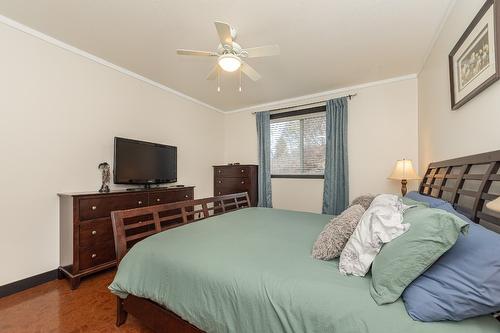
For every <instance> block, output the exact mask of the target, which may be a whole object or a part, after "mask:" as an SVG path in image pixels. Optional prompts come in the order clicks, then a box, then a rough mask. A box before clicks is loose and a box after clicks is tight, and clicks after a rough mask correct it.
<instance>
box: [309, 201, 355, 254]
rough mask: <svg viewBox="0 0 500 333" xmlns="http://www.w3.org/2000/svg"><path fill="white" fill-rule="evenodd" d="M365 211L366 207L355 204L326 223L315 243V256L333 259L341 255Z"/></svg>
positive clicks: (313, 250)
mask: <svg viewBox="0 0 500 333" xmlns="http://www.w3.org/2000/svg"><path fill="white" fill-rule="evenodd" d="M364 212H365V209H364V208H363V207H362V206H361V205H354V206H351V207H349V208H347V209H346V210H344V211H343V212H342V214H340V215H339V216H337V217H334V218H333V219H332V220H331V221H330V222H329V223H328V224H327V225H325V227H324V228H323V231H321V233H320V234H319V236H318V239H317V240H316V242H315V243H314V246H313V249H312V256H313V258H316V259H321V260H332V259H334V258H336V257H338V256H340V252H342V249H343V248H344V246H345V244H346V243H347V241H348V240H349V237H351V235H352V233H353V232H354V229H355V228H356V226H357V225H358V222H359V220H361V217H362V216H363V214H364Z"/></svg>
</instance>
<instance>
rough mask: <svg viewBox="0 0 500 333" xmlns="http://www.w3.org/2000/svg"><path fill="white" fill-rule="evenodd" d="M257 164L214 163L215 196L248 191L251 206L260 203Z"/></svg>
mask: <svg viewBox="0 0 500 333" xmlns="http://www.w3.org/2000/svg"><path fill="white" fill-rule="evenodd" d="M257 168H258V166H257V165H253V164H241V165H214V196H218V195H224V194H233V193H239V192H248V196H249V197H250V203H251V206H253V207H256V206H257V203H258V192H257V186H258V183H257V181H258V180H257Z"/></svg>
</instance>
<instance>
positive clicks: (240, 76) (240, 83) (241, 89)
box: [238, 67, 242, 92]
mask: <svg viewBox="0 0 500 333" xmlns="http://www.w3.org/2000/svg"><path fill="white" fill-rule="evenodd" d="M238 90H239V91H240V92H241V90H242V89H241V67H240V87H239V89H238Z"/></svg>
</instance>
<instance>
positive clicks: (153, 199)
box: [149, 189, 193, 205]
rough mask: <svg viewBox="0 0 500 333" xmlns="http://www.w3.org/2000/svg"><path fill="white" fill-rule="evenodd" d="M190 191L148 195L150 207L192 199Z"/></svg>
mask: <svg viewBox="0 0 500 333" xmlns="http://www.w3.org/2000/svg"><path fill="white" fill-rule="evenodd" d="M192 192H193V191H192V190H191V189H185V190H184V189H181V190H177V191H168V192H155V193H150V194H149V204H150V205H161V204H165V203H169V202H176V201H185V200H192V199H193V193H192Z"/></svg>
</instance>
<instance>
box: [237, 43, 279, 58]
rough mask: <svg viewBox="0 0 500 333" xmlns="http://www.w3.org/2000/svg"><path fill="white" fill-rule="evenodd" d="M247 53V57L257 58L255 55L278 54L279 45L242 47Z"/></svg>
mask: <svg viewBox="0 0 500 333" xmlns="http://www.w3.org/2000/svg"><path fill="white" fill-rule="evenodd" d="M243 51H245V52H246V53H247V54H248V56H247V57H248V58H257V57H269V56H275V55H279V54H280V47H279V46H278V45H266V46H258V47H251V48H248V49H244V50H243Z"/></svg>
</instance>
